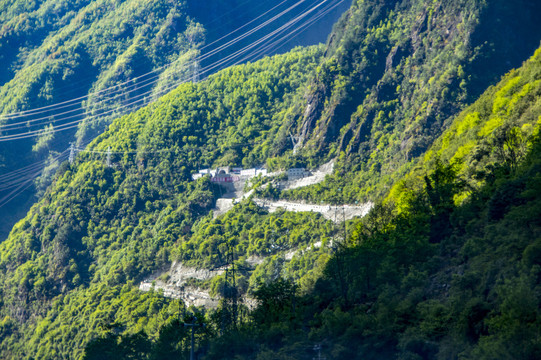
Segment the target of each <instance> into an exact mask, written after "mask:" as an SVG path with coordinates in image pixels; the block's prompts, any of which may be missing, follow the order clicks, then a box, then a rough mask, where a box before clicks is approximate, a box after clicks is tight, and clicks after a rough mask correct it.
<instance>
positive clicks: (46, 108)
mask: <svg viewBox="0 0 541 360" xmlns="http://www.w3.org/2000/svg"><path fill="white" fill-rule="evenodd" d="M287 1H290V0H283V1H282V2H280V3H278V4H277V5H275V6H274V7H272V8H271V9H269V10H267V11H265V12H264V13H263V14H261V15H259V16H258V17H256V18H255V19H253V20H251V21H249V22H248V23H246V24H244V25H242V26H241V27H239V28H237V29H235V30H233V31H231V32H229V33H228V34H226V35H224V36H222V37H220V38H219V39H217V40H214V41H213V42H211V43H209V44H206V45H204V46H203V47H201V49H199V50H204V49H206V48H209V47H210V46H212V45H214V44H216V43H218V42H220V41H222V40H224V39H225V38H227V37H229V36H231V35H232V34H234V33H236V32H238V31H240V30H242V29H244V28H245V27H247V26H248V25H250V24H252V23H254V22H255V21H257V20H259V19H260V18H262V17H264V16H266V15H267V14H269V13H270V12H272V11H273V10H275V9H277V8H278V7H280V6H281V5H283V4H284V3H286V2H287ZM304 1H305V0H302V1H301V2H299V3H297V4H295V5H294V6H292V7H290V8H289V10H288V11H290V10H292V9H293V8H295V7H297V6H298V5H299V4H300V3H302V2H304ZM288 11H287V12H288ZM258 27H259V26H258ZM243 38H244V37H238V38H237V39H238V40H239V41H240V40H242V39H243ZM235 40H236V39H233V40H231V41H230V42H229V43H228V44H232V43H233V42H234V41H235ZM222 48H223V45H222V46H220V47H219V48H217V49H212V50H211V51H210V52H209V53H207V54H205V55H204V56H203V57H202V59H206V58H208V57H209V56H211V55H213V54H214V53H215V52H217V51H219V50H221V49H222ZM180 60H181V59H180V58H179V59H177V60H175V61H173V62H171V63H169V64H166V65H162V66H159V67H157V68H156V69H153V70H152V71H149V72H147V73H145V74H142V75H139V76H136V77H134V78H131V79H129V80H126V81H123V82H121V83H119V84H116V85H112V86H110V87H107V88H104V89H101V90H98V91H95V92H92V93H90V94H86V95H83V96H80V97H77V98H73V99H70V100H66V101H63V102H60V103H57V104H51V105H46V106H42V107H38V108H35V109H30V110H23V111H17V112H12V113H7V114H2V115H1V117H2V119H11V118H18V117H22V116H25V115H35V114H38V113H43V112H48V111H50V110H51V109H61V108H66V107H70V106H75V105H79V102H80V101H82V100H85V99H88V98H89V97H91V96H94V95H98V94H101V93H105V92H108V91H110V90H111V89H116V88H120V91H122V90H123V89H121V87H122V86H124V85H127V84H129V83H132V82H135V81H137V80H139V79H142V78H145V77H147V76H149V75H152V74H155V73H157V72H159V71H161V70H164V69H167V68H168V67H170V66H172V65H173V64H174V63H176V62H178V61H180ZM157 77H159V74H158V75H156V76H155V77H154V78H157ZM74 102H75V103H76V104H74V105H68V104H71V103H74Z"/></svg>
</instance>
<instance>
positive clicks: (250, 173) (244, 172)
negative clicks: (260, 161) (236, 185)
mask: <svg viewBox="0 0 541 360" xmlns="http://www.w3.org/2000/svg"><path fill="white" fill-rule="evenodd" d="M255 173H256V170H255V169H243V170H241V172H240V175H241V176H255Z"/></svg>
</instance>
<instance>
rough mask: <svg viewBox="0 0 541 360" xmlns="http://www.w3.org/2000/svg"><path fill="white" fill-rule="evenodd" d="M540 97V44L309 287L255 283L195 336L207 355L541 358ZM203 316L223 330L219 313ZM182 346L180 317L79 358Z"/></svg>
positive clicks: (455, 126) (174, 351) (145, 354)
mask: <svg viewBox="0 0 541 360" xmlns="http://www.w3.org/2000/svg"><path fill="white" fill-rule="evenodd" d="M540 95H541V49H539V50H537V52H536V53H535V55H534V56H533V57H532V58H531V59H530V60H529V61H528V62H526V63H525V64H524V66H523V67H522V68H520V69H518V70H516V71H512V72H511V73H509V74H508V75H507V76H505V77H504V79H503V80H502V81H501V82H500V83H499V84H498V85H496V86H494V87H491V88H490V89H488V90H487V91H486V92H485V93H484V94H483V95H482V96H481V97H480V98H479V99H478V100H477V101H476V102H475V103H474V104H473V105H472V106H470V107H469V108H468V109H466V110H465V111H463V112H462V113H461V114H460V115H459V116H458V117H456V118H455V119H453V121H452V122H451V124H450V128H449V130H447V131H445V132H444V133H443V134H442V136H440V137H438V139H437V141H436V142H435V144H434V145H432V146H431V147H430V150H429V152H428V153H427V155H426V156H425V158H424V159H423V163H422V164H421V165H420V166H419V168H417V169H415V170H414V171H412V172H411V173H410V174H409V175H408V176H407V177H405V178H404V179H403V180H401V181H400V182H399V184H398V185H396V186H395V188H394V189H393V191H392V192H391V194H390V196H389V197H388V199H387V201H386V202H385V203H380V204H378V205H376V206H375V207H374V209H373V210H372V212H371V213H370V214H369V215H368V216H367V217H365V218H364V219H362V220H361V221H359V222H358V223H357V224H356V226H355V229H354V230H353V231H352V232H350V236H348V238H347V241H345V242H343V243H342V244H341V245H342V246H341V247H340V248H339V249H338V251H336V252H335V253H334V254H333V255H332V257H331V258H330V260H329V261H328V262H327V263H326V264H325V265H324V268H323V271H322V272H321V276H320V277H319V278H318V280H317V282H316V283H315V286H314V287H313V288H312V290H311V291H309V292H307V293H306V292H304V293H302V292H299V291H298V289H297V288H296V286H295V284H294V283H293V282H292V281H290V280H288V279H285V278H283V277H282V278H278V279H277V280H275V281H270V282H266V283H263V284H262V286H260V287H259V288H258V289H257V290H255V291H254V292H253V294H254V296H255V298H256V299H257V300H258V307H257V308H256V309H254V310H253V311H252V312H251V313H250V314H249V315H247V316H245V317H244V318H243V321H242V322H241V323H240V325H239V326H238V327H237V328H234V329H230V330H229V331H228V332H226V333H225V334H221V335H220V334H219V332H218V333H216V332H215V333H212V331H209V332H204V331H201V332H200V333H199V336H198V347H199V348H200V349H202V351H201V352H202V353H203V354H204V357H203V358H204V359H307V360H308V359H313V358H317V357H319V356H321V357H325V358H327V359H426V360H429V359H459V358H460V359H487V360H488V359H491V360H493V359H537V358H539V356H540V355H541V342H540V340H539V332H540V329H541V311H540V304H541V292H540V290H541V277H540V275H541V266H540V260H539V259H540V257H539V256H540V254H541V242H540V241H541V240H540V239H541V221H540V219H541V191H540V189H541V100H540V99H541V96H540ZM202 321H206V323H207V325H208V326H209V328H211V329H212V328H213V327H214V329H219V324H220V319H219V318H216V317H209V318H207V319H205V320H203V319H202V317H201V316H200V317H199V318H198V319H197V322H199V323H201V322H202ZM173 334H174V336H172V335H173ZM188 339H189V332H188V331H187V330H185V329H183V327H181V326H180V324H179V322H177V321H170V322H168V323H166V324H165V325H164V326H163V327H162V328H161V330H160V335H159V337H158V338H157V339H156V340H155V341H152V339H149V338H147V337H145V336H142V337H140V338H138V339H134V338H133V337H130V336H127V335H123V336H118V335H115V334H114V333H111V332H110V333H109V334H106V335H105V336H104V337H102V338H101V339H96V340H95V341H94V342H92V343H91V344H90V345H89V346H88V347H87V349H86V359H88V360H91V359H99V358H100V356H101V354H103V353H104V352H106V351H110V349H114V350H113V351H116V353H117V354H122V355H121V356H124V357H125V358H128V357H129V356H131V355H133V354H137V356H138V357H139V358H149V359H155V358H160V357H168V356H169V357H171V358H172V357H174V356H182V355H187V351H184V352H183V350H182V346H183V344H187V342H188ZM128 344H139V345H140V344H146V345H147V348H146V349H142V348H141V347H139V348H135V347H133V346H132V347H130V348H127V347H126V345H128Z"/></svg>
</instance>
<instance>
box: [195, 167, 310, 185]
mask: <svg viewBox="0 0 541 360" xmlns="http://www.w3.org/2000/svg"><path fill="white" fill-rule="evenodd" d="M268 174H269V173H268V171H267V169H265V168H262V167H261V168H251V169H243V168H241V167H232V166H224V167H219V168H217V169H202V170H199V171H198V172H197V173H195V174H193V175H192V179H193V180H197V179H199V178H202V177H203V176H207V175H208V176H210V180H211V181H212V182H216V183H228V182H236V181H240V180H246V179H249V178H252V177H254V176H258V175H261V176H267V175H268ZM310 175H311V173H310V171H308V170H306V169H305V168H292V169H288V170H287V178H288V180H297V179H302V178H304V177H307V176H310Z"/></svg>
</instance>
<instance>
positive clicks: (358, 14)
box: [298, 0, 541, 161]
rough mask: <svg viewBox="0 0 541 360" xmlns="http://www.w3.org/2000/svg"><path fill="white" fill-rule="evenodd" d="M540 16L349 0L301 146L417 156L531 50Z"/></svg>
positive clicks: (531, 6)
mask: <svg viewBox="0 0 541 360" xmlns="http://www.w3.org/2000/svg"><path fill="white" fill-rule="evenodd" d="M538 13H541V4H540V3H539V2H536V1H518V2H513V3H512V4H511V3H508V2H504V1H497V0H496V1H494V0H493V1H487V2H482V1H472V0H463V1H458V2H433V3H432V4H430V5H428V6H427V5H426V3H425V2H422V1H413V2H412V1H383V0H380V1H371V2H364V1H356V2H354V4H353V6H352V7H351V9H350V10H349V11H348V12H347V14H346V15H344V16H343V18H342V19H341V21H340V22H339V23H338V24H337V25H336V26H335V29H334V33H333V34H332V35H331V37H330V39H329V42H328V45H327V46H328V48H327V53H326V59H325V60H324V61H323V63H322V64H321V66H320V67H319V69H318V72H317V74H316V76H315V77H314V79H313V83H312V85H311V87H310V89H311V90H310V91H309V92H308V94H307V95H306V97H305V99H306V100H305V101H306V104H305V105H306V106H305V107H304V109H305V112H304V116H302V122H301V123H300V124H299V128H298V129H299V130H298V131H299V133H300V134H301V135H302V137H303V139H304V145H305V147H307V148H309V149H317V150H318V151H320V152H321V151H322V150H324V149H327V148H328V147H329V145H330V144H333V143H336V144H337V146H336V149H338V150H340V151H345V152H346V153H349V154H369V153H371V152H373V151H375V150H376V149H377V148H378V146H380V147H382V149H380V150H384V152H385V153H386V157H397V158H399V159H402V160H403V161H407V160H408V159H411V158H412V157H415V156H418V155H419V154H421V153H422V152H424V150H426V148H427V147H428V146H429V145H430V144H431V142H432V140H433V139H434V138H435V136H437V135H438V134H440V133H441V131H442V130H443V129H444V128H445V126H446V123H447V121H448V119H449V118H450V117H451V116H453V115H455V114H456V113H457V112H458V111H460V110H461V109H462V108H464V106H465V105H467V104H468V103H470V102H471V101H473V99H475V98H476V97H477V96H479V94H480V93H481V92H482V91H483V90H484V89H485V88H486V87H487V86H489V85H490V84H493V83H494V82H495V81H497V80H499V78H500V76H502V75H503V74H504V73H505V72H506V71H508V70H509V69H511V68H512V67H516V66H519V65H520V63H521V62H522V61H523V60H524V59H525V58H527V57H528V56H529V55H530V54H531V53H532V52H533V51H534V50H535V48H537V46H538V44H539V39H540V38H541V30H540V28H539V27H538V26H537V24H536V19H535V15H533V14H538ZM519 38H520V39H521V40H520V41H519V40H518V39H519Z"/></svg>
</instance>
